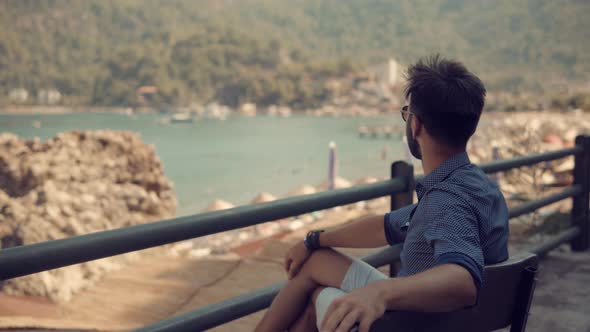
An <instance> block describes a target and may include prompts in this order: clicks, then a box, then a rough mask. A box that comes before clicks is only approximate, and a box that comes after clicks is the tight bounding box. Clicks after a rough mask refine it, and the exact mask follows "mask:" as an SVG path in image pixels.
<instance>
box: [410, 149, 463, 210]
mask: <svg viewBox="0 0 590 332" xmlns="http://www.w3.org/2000/svg"><path fill="white" fill-rule="evenodd" d="M470 163H471V161H470V160H469V156H468V155H467V152H465V151H463V152H460V153H457V154H456V155H454V156H452V157H450V158H449V159H447V160H445V161H444V162H443V163H442V164H440V165H439V166H438V167H437V168H435V169H434V170H433V171H432V172H430V174H428V175H426V176H425V177H424V178H422V179H421V180H418V181H416V194H417V195H418V200H420V199H422V196H424V194H425V193H426V192H427V191H428V190H430V189H431V188H432V187H433V186H434V185H435V184H437V183H439V182H441V181H443V180H444V179H446V178H447V177H448V176H449V175H450V174H451V173H453V171H455V170H456V169H457V168H459V167H461V166H465V165H468V164H470Z"/></svg>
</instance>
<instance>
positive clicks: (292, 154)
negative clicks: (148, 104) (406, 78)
mask: <svg viewBox="0 0 590 332" xmlns="http://www.w3.org/2000/svg"><path fill="white" fill-rule="evenodd" d="M163 117H165V115H162V114H158V113H144V114H137V115H132V116H129V115H125V114H119V113H72V114H34V115H31V114H28V115H9V114H0V132H11V133H14V134H16V135H18V136H20V137H22V138H32V137H39V138H40V139H42V140H46V139H48V138H51V137H53V136H54V135H55V134H57V133H59V132H63V131H70V130H95V129H112V130H129V131H133V132H137V133H139V134H140V135H141V138H142V140H143V141H144V142H145V143H147V144H153V145H154V147H155V150H156V153H157V155H158V156H159V157H160V159H161V160H162V162H163V166H164V172H165V175H166V176H167V177H168V178H169V179H170V180H171V181H172V182H173V183H174V191H175V193H176V195H177V198H178V205H179V206H178V215H179V216H181V215H187V214H193V213H198V212H201V211H202V210H203V209H204V208H205V207H206V206H207V205H209V204H210V203H211V202H212V201H213V200H215V199H223V200H226V201H229V202H231V203H232V204H234V205H242V204H248V203H249V202H250V201H251V200H252V199H253V198H254V197H255V196H256V195H257V194H258V193H260V192H263V191H265V192H269V193H271V194H273V195H275V196H277V197H279V198H280V197H285V195H286V194H287V193H288V192H289V191H291V190H293V189H295V188H296V187H298V186H300V185H302V184H311V185H314V186H315V185H318V184H319V183H321V182H323V181H325V180H326V179H327V176H328V164H329V158H328V156H329V149H328V146H329V143H330V142H331V141H333V142H335V143H336V149H337V153H336V156H337V174H338V176H341V177H343V178H346V179H348V180H351V181H354V180H355V179H359V178H362V177H366V176H371V177H378V178H385V177H388V176H389V172H390V170H389V169H390V164H391V162H392V161H394V160H399V159H404V158H405V157H406V156H405V153H404V151H405V150H404V149H405V148H404V146H403V143H402V141H401V133H402V132H403V130H402V129H403V125H404V124H403V122H402V121H401V119H400V118H399V117H396V116H394V115H383V116H379V117H374V118H360V117H312V116H304V115H294V116H292V117H288V118H281V117H268V116H258V117H253V118H246V117H239V116H233V117H229V118H228V119H227V120H225V121H221V120H213V119H198V120H196V121H194V122H193V123H180V124H163V123H162V121H161V120H162V118H163ZM361 125H367V126H372V125H380V126H384V125H388V126H394V127H395V128H397V129H398V133H397V134H394V135H393V136H392V137H391V138H384V137H380V138H368V137H364V138H362V137H360V136H359V134H358V127H359V126H361Z"/></svg>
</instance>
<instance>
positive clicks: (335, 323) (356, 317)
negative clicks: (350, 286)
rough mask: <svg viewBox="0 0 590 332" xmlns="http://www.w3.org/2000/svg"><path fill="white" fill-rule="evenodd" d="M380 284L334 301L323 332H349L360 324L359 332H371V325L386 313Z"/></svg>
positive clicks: (363, 288)
mask: <svg viewBox="0 0 590 332" xmlns="http://www.w3.org/2000/svg"><path fill="white" fill-rule="evenodd" d="M378 284H379V282H377V283H373V284H369V285H367V286H365V287H362V288H357V289H355V290H353V291H352V292H350V293H349V294H346V295H344V296H342V297H339V298H337V299H335V300H334V301H332V303H331V304H330V306H329V307H328V311H327V312H326V315H325V316H324V320H323V321H322V324H321V329H320V331H321V332H348V331H350V329H351V328H352V327H353V326H354V324H356V323H357V322H358V323H359V332H369V329H370V328H371V324H373V322H374V321H375V320H377V319H378V318H379V317H381V316H383V314H384V313H385V306H386V303H385V299H384V298H383V297H382V296H381V295H382V294H383V292H382V291H380V290H379V287H378Z"/></svg>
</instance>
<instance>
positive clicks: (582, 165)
mask: <svg viewBox="0 0 590 332" xmlns="http://www.w3.org/2000/svg"><path fill="white" fill-rule="evenodd" d="M576 145H577V146H581V147H582V148H583V150H584V152H583V153H582V154H579V155H576V156H575V159H574V160H575V165H574V184H579V185H581V186H582V189H583V190H582V194H580V195H578V196H576V197H574V198H573V206H572V214H571V222H572V224H573V225H574V226H577V227H579V228H580V230H581V232H580V235H579V236H578V237H577V238H575V239H574V240H573V241H572V242H571V248H572V250H574V251H583V250H587V249H588V246H589V244H590V229H589V227H588V222H589V220H588V217H589V211H588V204H589V200H590V196H589V190H590V137H589V136H578V137H576Z"/></svg>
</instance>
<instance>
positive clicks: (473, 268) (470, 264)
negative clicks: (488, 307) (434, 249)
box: [436, 252, 483, 304]
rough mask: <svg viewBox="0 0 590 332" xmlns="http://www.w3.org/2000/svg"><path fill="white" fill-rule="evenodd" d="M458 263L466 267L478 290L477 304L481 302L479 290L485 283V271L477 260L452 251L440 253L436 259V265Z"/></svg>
mask: <svg viewBox="0 0 590 332" xmlns="http://www.w3.org/2000/svg"><path fill="white" fill-rule="evenodd" d="M449 263H451V264H457V265H460V266H462V267H463V268H465V269H466V270H467V271H468V272H469V274H471V277H472V278H473V283H474V284H475V288H476V291H477V296H476V301H475V304H477V303H478V302H479V290H480V289H481V286H482V283H483V271H482V268H480V267H479V265H478V264H477V263H476V262H475V260H474V259H473V258H471V257H469V256H468V255H466V254H463V253H460V252H450V253H446V254H442V255H440V256H439V257H438V258H437V260H436V265H441V264H449Z"/></svg>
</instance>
